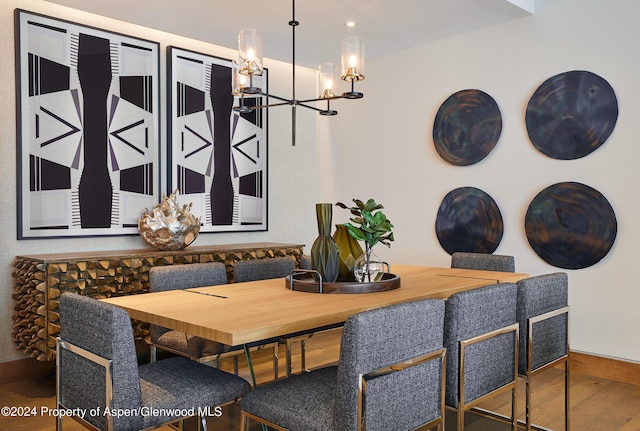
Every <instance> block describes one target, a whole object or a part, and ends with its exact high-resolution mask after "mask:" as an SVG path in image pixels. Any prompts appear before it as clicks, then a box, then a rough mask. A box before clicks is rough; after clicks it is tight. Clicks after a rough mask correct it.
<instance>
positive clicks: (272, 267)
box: [233, 256, 296, 283]
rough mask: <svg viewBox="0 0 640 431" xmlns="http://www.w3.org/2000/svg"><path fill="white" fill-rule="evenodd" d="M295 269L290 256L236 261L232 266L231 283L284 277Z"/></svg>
mask: <svg viewBox="0 0 640 431" xmlns="http://www.w3.org/2000/svg"><path fill="white" fill-rule="evenodd" d="M295 267H296V263H295V261H294V260H293V258H292V257H291V256H282V257H270V258H264V259H250V260H238V261H236V262H235V263H234V264H233V281H235V282H236V283H242V282H245V281H256V280H267V279H270V278H281V277H286V276H287V275H289V274H291V271H292V270H294V269H295Z"/></svg>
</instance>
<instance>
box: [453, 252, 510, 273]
mask: <svg viewBox="0 0 640 431" xmlns="http://www.w3.org/2000/svg"><path fill="white" fill-rule="evenodd" d="M451 268H463V269H479V270H485V271H501V272H516V263H515V259H514V257H513V256H504V255H500V254H489V253H467V252H461V251H457V252H455V253H453V254H452V255H451Z"/></svg>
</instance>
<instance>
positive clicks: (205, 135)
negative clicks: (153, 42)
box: [167, 47, 268, 232]
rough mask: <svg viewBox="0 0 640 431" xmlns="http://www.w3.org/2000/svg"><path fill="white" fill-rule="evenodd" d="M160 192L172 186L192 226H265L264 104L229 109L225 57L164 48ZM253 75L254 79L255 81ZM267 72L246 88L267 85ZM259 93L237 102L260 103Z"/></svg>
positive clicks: (229, 76) (249, 228) (229, 78)
mask: <svg viewBox="0 0 640 431" xmlns="http://www.w3.org/2000/svg"><path fill="white" fill-rule="evenodd" d="M167 59H168V64H169V73H168V80H169V83H168V85H169V88H168V90H167V94H168V98H169V120H168V128H169V131H168V133H167V135H168V136H169V148H168V151H167V153H168V159H169V161H168V167H167V171H168V177H169V178H168V190H167V193H168V192H170V191H171V190H176V189H177V190H179V191H180V194H181V195H182V199H183V200H184V201H185V202H190V203H192V205H193V206H192V210H191V212H192V214H194V215H195V216H196V217H200V220H201V223H202V227H201V229H200V232H237V231H261V230H262V231H264V230H267V227H268V225H267V190H268V188H267V176H268V163H267V156H268V152H267V150H268V138H267V137H268V130H267V126H268V121H267V120H268V118H267V109H252V110H247V111H248V112H243V113H240V112H236V111H234V110H233V106H234V105H238V103H237V97H235V96H233V94H232V81H233V79H232V74H233V64H232V61H231V60H226V59H222V58H219V57H214V56H210V55H206V54H201V53H197V52H193V51H188V50H184V49H180V48H176V47H169V48H168V54H167ZM256 81H257V82H256ZM267 85H268V79H267V70H266V69H265V70H264V72H263V74H262V76H259V77H257V79H254V82H253V86H258V87H261V88H262V90H263V92H265V93H266V92H267V91H268V88H267ZM265 98H266V97H264V96H260V95H259V94H258V95H256V96H254V97H247V96H245V97H244V101H243V103H244V105H245V106H254V107H255V106H261V105H264V104H266V100H264V99H265Z"/></svg>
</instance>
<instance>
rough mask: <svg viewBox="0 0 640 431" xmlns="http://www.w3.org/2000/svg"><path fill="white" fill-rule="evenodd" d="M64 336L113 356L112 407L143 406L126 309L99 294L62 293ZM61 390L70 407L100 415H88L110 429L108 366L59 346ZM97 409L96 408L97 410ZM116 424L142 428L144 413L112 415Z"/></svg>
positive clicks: (98, 425) (98, 353)
mask: <svg viewBox="0 0 640 431" xmlns="http://www.w3.org/2000/svg"><path fill="white" fill-rule="evenodd" d="M60 339H61V340H62V342H68V343H71V344H73V345H75V346H77V347H80V348H82V349H84V350H87V351H89V352H91V353H93V354H95V355H98V356H100V357H102V358H105V359H107V360H109V359H110V360H112V361H113V362H112V378H113V391H112V392H113V401H112V405H111V408H112V409H123V410H122V411H130V410H133V409H135V408H137V407H140V406H141V405H142V394H141V389H140V378H139V376H138V362H137V357H136V349H135V344H134V340H133V330H132V328H131V319H130V318H129V315H128V314H127V312H126V311H124V310H122V309H121V308H118V307H116V306H114V305H111V304H106V303H104V302H101V301H99V300H97V299H93V298H89V297H86V296H81V295H76V294H72V293H64V294H62V295H61V296H60ZM58 359H59V360H60V368H59V370H58V378H59V379H60V393H59V396H60V398H59V400H58V402H59V403H60V404H62V405H64V406H65V407H66V408H70V409H71V408H82V409H86V411H87V412H90V411H91V410H92V409H96V408H98V407H99V408H100V414H99V415H98V416H95V417H86V416H85V420H87V421H88V422H90V423H92V424H93V425H94V426H96V427H98V428H99V429H102V430H104V429H106V417H105V415H104V409H105V407H106V398H105V394H106V383H105V369H104V368H103V367H101V366H99V365H97V364H96V363H95V362H91V361H89V360H88V359H85V358H83V357H81V356H78V355H77V354H75V353H72V352H70V351H68V350H65V349H60V358H58ZM94 411H95V410H94ZM113 423H114V429H118V430H120V429H122V430H130V429H135V430H137V429H141V428H142V427H143V424H142V416H140V415H139V416H133V417H125V416H121V417H117V416H116V417H114V419H113Z"/></svg>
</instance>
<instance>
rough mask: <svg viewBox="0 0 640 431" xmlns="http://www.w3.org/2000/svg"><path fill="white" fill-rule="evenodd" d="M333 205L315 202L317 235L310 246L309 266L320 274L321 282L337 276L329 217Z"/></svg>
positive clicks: (334, 279) (335, 248) (334, 245)
mask: <svg viewBox="0 0 640 431" xmlns="http://www.w3.org/2000/svg"><path fill="white" fill-rule="evenodd" d="M332 211H333V205H332V204H328V203H322V204H316V218H317V219H318V237H317V238H316V240H315V241H314V242H313V245H312V246H311V267H312V268H313V269H315V270H316V271H318V272H319V273H320V275H321V276H322V281H323V282H328V283H333V282H335V281H336V279H337V278H338V273H339V269H338V262H339V251H338V246H337V245H336V242H335V240H334V239H333V237H331V218H332V217H333V212H332Z"/></svg>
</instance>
